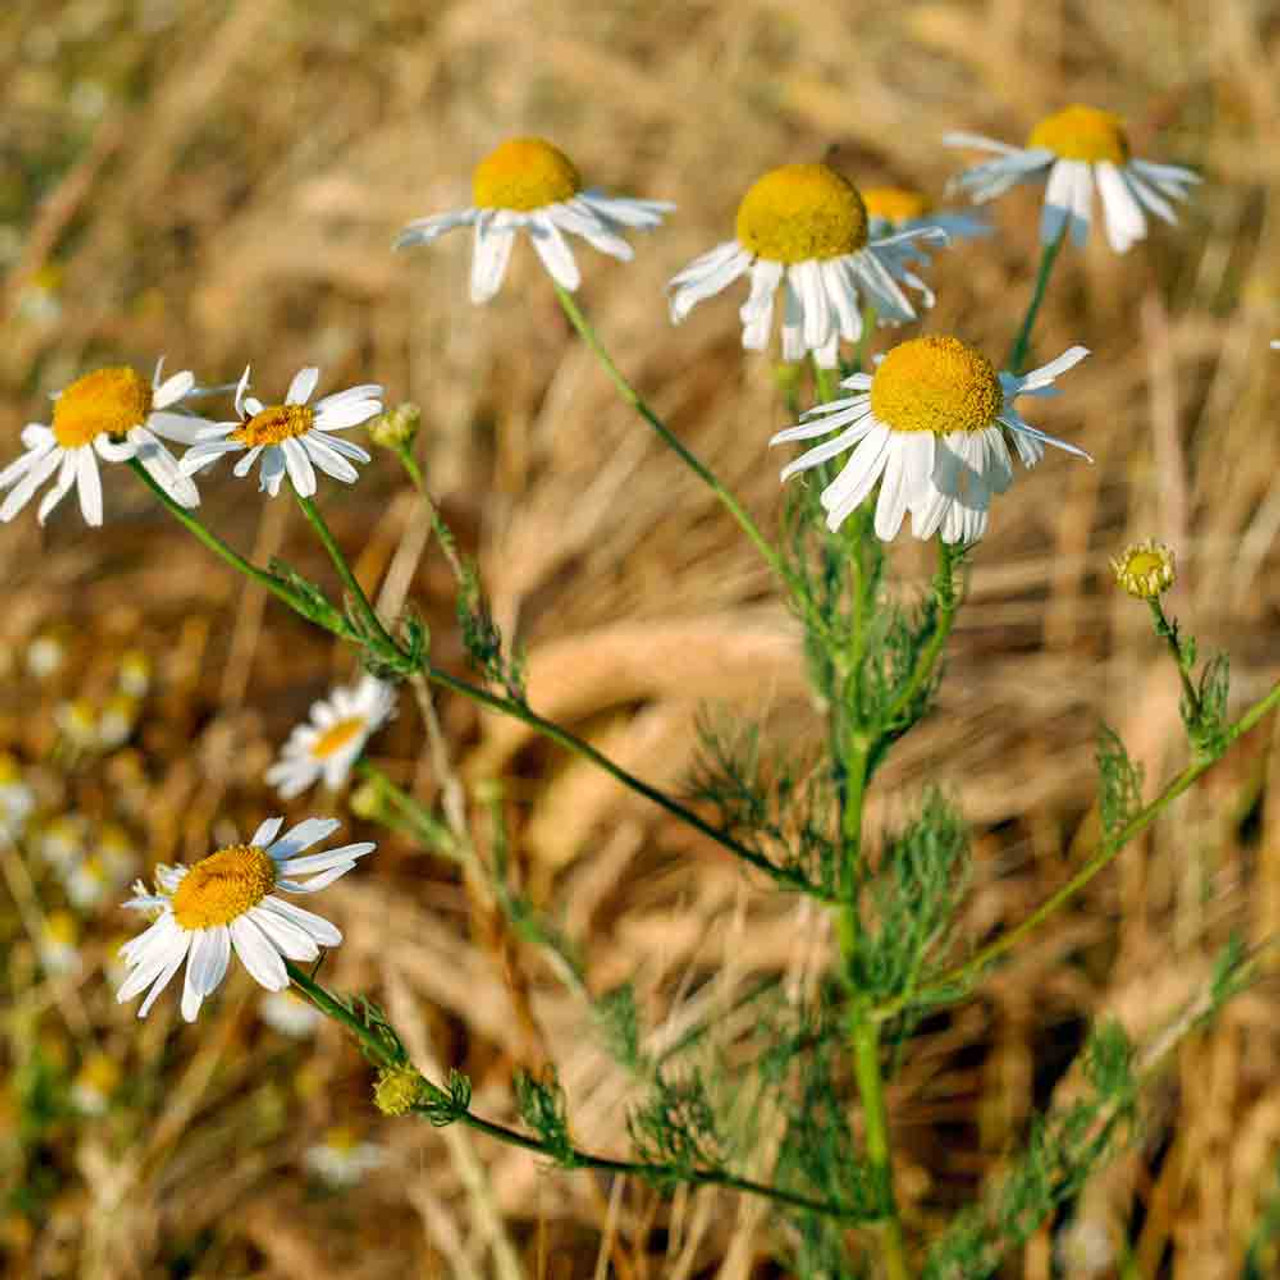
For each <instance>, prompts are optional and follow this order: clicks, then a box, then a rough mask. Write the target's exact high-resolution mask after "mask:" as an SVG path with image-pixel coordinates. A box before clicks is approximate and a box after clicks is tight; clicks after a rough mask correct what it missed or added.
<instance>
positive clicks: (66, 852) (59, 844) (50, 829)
mask: <svg viewBox="0 0 1280 1280" xmlns="http://www.w3.org/2000/svg"><path fill="white" fill-rule="evenodd" d="M88 841H89V828H88V825H87V824H86V822H85V820H84V819H83V818H81V817H79V816H78V815H77V814H62V815H61V816H60V817H57V818H54V819H53V820H52V821H50V822H48V823H46V824H45V826H44V827H43V828H42V829H41V831H40V834H39V835H38V836H37V837H36V849H37V851H38V852H39V854H40V856H41V857H42V858H43V859H44V860H45V861H46V862H47V863H49V865H50V866H52V867H55V868H57V869H58V870H59V871H62V872H64V873H69V872H70V869H71V867H72V866H74V865H75V863H76V862H78V861H79V860H80V859H81V858H83V857H84V855H85V851H86V849H87V848H88Z"/></svg>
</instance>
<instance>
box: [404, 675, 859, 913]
mask: <svg viewBox="0 0 1280 1280" xmlns="http://www.w3.org/2000/svg"><path fill="white" fill-rule="evenodd" d="M422 674H423V675H424V676H426V678H427V679H428V680H430V681H432V682H433V683H435V684H439V685H443V686H444V688H446V689H452V690H453V692H454V693H460V694H462V695H463V697H466V698H470V699H471V700H472V701H473V702H476V703H478V704H479V705H481V706H483V707H488V708H490V710H493V711H501V712H502V713H503V714H504V715H509V716H512V717H514V718H515V719H517V720H520V721H522V722H523V723H524V724H527V725H528V726H529V727H530V728H531V729H534V730H536V731H537V732H538V733H540V734H541V735H542V736H543V737H544V738H547V739H549V740H550V741H551V742H554V743H557V744H558V745H560V746H562V747H567V748H568V749H569V750H570V751H573V752H575V753H576V754H577V755H580V756H581V757H582V758H583V759H584V760H589V761H590V762H591V763H592V764H594V765H595V766H596V767H597V768H599V769H603V770H604V772H605V773H607V774H608V775H609V776H610V777H611V778H614V779H615V780H616V781H618V782H620V783H622V785H623V786H624V787H628V788H629V789H630V790H632V791H634V792H636V793H637V794H638V795H642V796H644V797H645V799H647V800H652V801H653V803H654V804H656V805H658V806H660V807H661V808H663V809H665V810H666V811H667V812H668V813H670V814H673V815H674V816H675V817H677V818H679V819H680V820H681V821H682V822H684V823H686V824H687V825H688V826H691V827H693V828H695V829H696V830H698V831H701V832H702V834H703V835H705V836H710V837H711V839H712V840H714V841H715V842H716V843H717V844H719V845H720V846H722V847H723V848H725V849H728V850H729V852H730V853H732V854H733V855H734V856H735V857H737V858H740V859H741V860H742V861H743V862H747V863H750V864H751V866H753V867H755V868H756V869H757V870H758V871H763V872H764V874H765V875H767V876H768V877H769V878H770V879H772V880H774V881H775V882H777V883H778V884H780V885H782V886H783V887H784V888H787V889H791V890H797V891H800V892H802V893H805V894H808V895H809V896H810V897H815V898H819V899H822V900H824V901H834V900H835V899H833V898H832V897H831V895H828V894H825V893H824V892H823V891H822V890H821V889H819V888H818V887H817V886H816V885H813V884H810V883H809V882H808V881H807V880H805V879H804V878H803V877H802V876H800V875H799V874H798V873H793V872H790V871H787V870H785V869H784V868H781V867H776V866H774V865H773V863H772V862H770V861H769V860H768V858H766V857H764V856H763V855H762V854H759V853H757V852H756V851H755V850H754V849H750V848H748V847H747V846H746V845H744V844H742V843H740V842H739V841H737V840H735V839H734V838H733V836H731V835H730V834H729V833H728V832H727V831H721V830H720V829H719V828H718V827H716V826H713V825H712V824H711V823H710V822H707V821H706V819H704V818H700V817H699V816H698V815H697V814H696V813H695V812H694V811H693V810H692V809H687V808H686V807H685V806H684V805H682V804H681V803H680V802H679V801H678V800H675V799H673V798H672V797H671V796H669V795H667V794H666V792H664V791H660V790H658V788H657V787H653V786H650V785H649V783H647V782H644V781H642V780H641V779H640V778H637V777H636V776H635V775H634V774H632V773H628V772H627V771H626V770H625V769H624V768H623V767H622V766H621V765H620V764H617V763H616V762H614V761H613V760H610V759H609V757H608V756H606V755H605V754H604V753H603V752H600V751H597V750H596V748H595V747H593V746H592V745H591V744H590V743H589V742H587V741H585V740H584V739H582V738H579V737H578V736H577V735H576V734H574V733H571V732H570V731H569V730H568V729H566V728H564V727H563V726H562V725H558V724H556V723H555V721H554V720H546V719H544V718H543V717H542V716H540V715H539V714H538V713H537V712H536V711H534V710H533V709H532V708H531V707H528V706H526V705H525V704H524V703H522V702H516V701H515V700H514V699H512V698H505V697H503V696H502V695H500V694H496V693H490V692H489V690H488V689H483V688H481V687H480V686H479V685H474V684H470V683H468V682H467V681H466V680H461V679H459V678H458V677H457V676H452V675H450V674H449V673H448V672H447V671H442V670H440V668H439V667H436V666H433V665H432V664H431V662H430V661H429V660H428V661H427V662H426V663H425V665H424V666H423V669H422Z"/></svg>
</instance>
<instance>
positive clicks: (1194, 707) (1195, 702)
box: [1147, 596, 1204, 725]
mask: <svg viewBox="0 0 1280 1280" xmlns="http://www.w3.org/2000/svg"><path fill="white" fill-rule="evenodd" d="M1147 604H1149V605H1150V606H1151V616H1152V618H1153V619H1154V621H1155V626H1156V635H1158V636H1161V637H1163V638H1164V641H1165V643H1166V644H1167V645H1168V646H1169V652H1170V653H1171V654H1173V662H1174V666H1176V667H1177V668H1178V678H1179V679H1180V680H1181V681H1182V696H1183V697H1184V698H1185V699H1186V700H1187V707H1188V708H1189V709H1190V711H1191V719H1192V722H1193V723H1194V724H1197V725H1198V724H1200V722H1201V720H1202V719H1203V718H1204V712H1203V708H1202V707H1201V706H1200V695H1199V693H1197V692H1196V687H1195V685H1193V684H1192V683H1191V677H1190V675H1189V674H1188V673H1187V664H1186V661H1185V657H1184V655H1183V652H1182V644H1181V642H1180V641H1179V640H1178V633H1177V631H1176V630H1175V628H1174V627H1173V625H1172V624H1171V623H1170V621H1169V619H1168V618H1166V617H1165V614H1164V608H1163V607H1162V606H1161V604H1160V597H1159V596H1152V597H1151V598H1150V599H1149V600H1148V601H1147Z"/></svg>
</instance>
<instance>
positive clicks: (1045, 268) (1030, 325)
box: [1007, 219, 1070, 373]
mask: <svg viewBox="0 0 1280 1280" xmlns="http://www.w3.org/2000/svg"><path fill="white" fill-rule="evenodd" d="M1069 221H1070V220H1069V219H1068V220H1067V221H1064V222H1063V224H1062V230H1061V231H1059V232H1058V235H1057V238H1056V239H1054V240H1053V241H1051V242H1050V243H1049V244H1047V245H1045V246H1044V249H1043V250H1042V251H1041V253H1040V270H1039V271H1037V272H1036V284H1035V289H1034V290H1033V291H1032V293H1031V302H1030V304H1029V305H1028V307H1027V314H1026V315H1025V316H1024V317H1023V320H1022V328H1021V329H1019V330H1018V336H1017V337H1016V338H1015V339H1014V340H1013V346H1012V347H1011V348H1010V351H1009V363H1008V366H1007V367H1008V370H1009V372H1010V373H1021V372H1022V366H1023V364H1025V363H1026V359H1027V350H1028V348H1030V346H1031V331H1032V329H1034V328H1035V324H1036V316H1038V315H1039V314H1040V304H1041V303H1042V302H1043V301H1044V295H1045V291H1046V290H1047V289H1048V287H1049V277H1050V276H1051V275H1052V274H1053V264H1054V263H1055V262H1057V260H1058V254H1059V253H1060V252H1061V250H1062V246H1063V244H1064V243H1065V242H1066V239H1067V226H1068V222H1069Z"/></svg>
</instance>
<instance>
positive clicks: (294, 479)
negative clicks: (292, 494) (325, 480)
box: [280, 436, 316, 498]
mask: <svg viewBox="0 0 1280 1280" xmlns="http://www.w3.org/2000/svg"><path fill="white" fill-rule="evenodd" d="M280 447H281V448H282V449H283V450H284V462H285V466H286V467H288V468H289V480H290V482H291V483H292V485H293V487H294V488H295V489H296V490H297V491H298V493H300V494H301V495H302V496H303V497H304V498H310V497H312V496H313V495H314V494H315V491H316V469H315V467H313V466H312V465H311V459H310V458H309V457H308V456H307V451H306V450H305V449H304V448H303V447H302V445H301V444H300V443H299V442H298V440H297V439H295V438H294V437H293V436H290V437H289V438H288V439H286V440H282V441H281V442H280Z"/></svg>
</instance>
